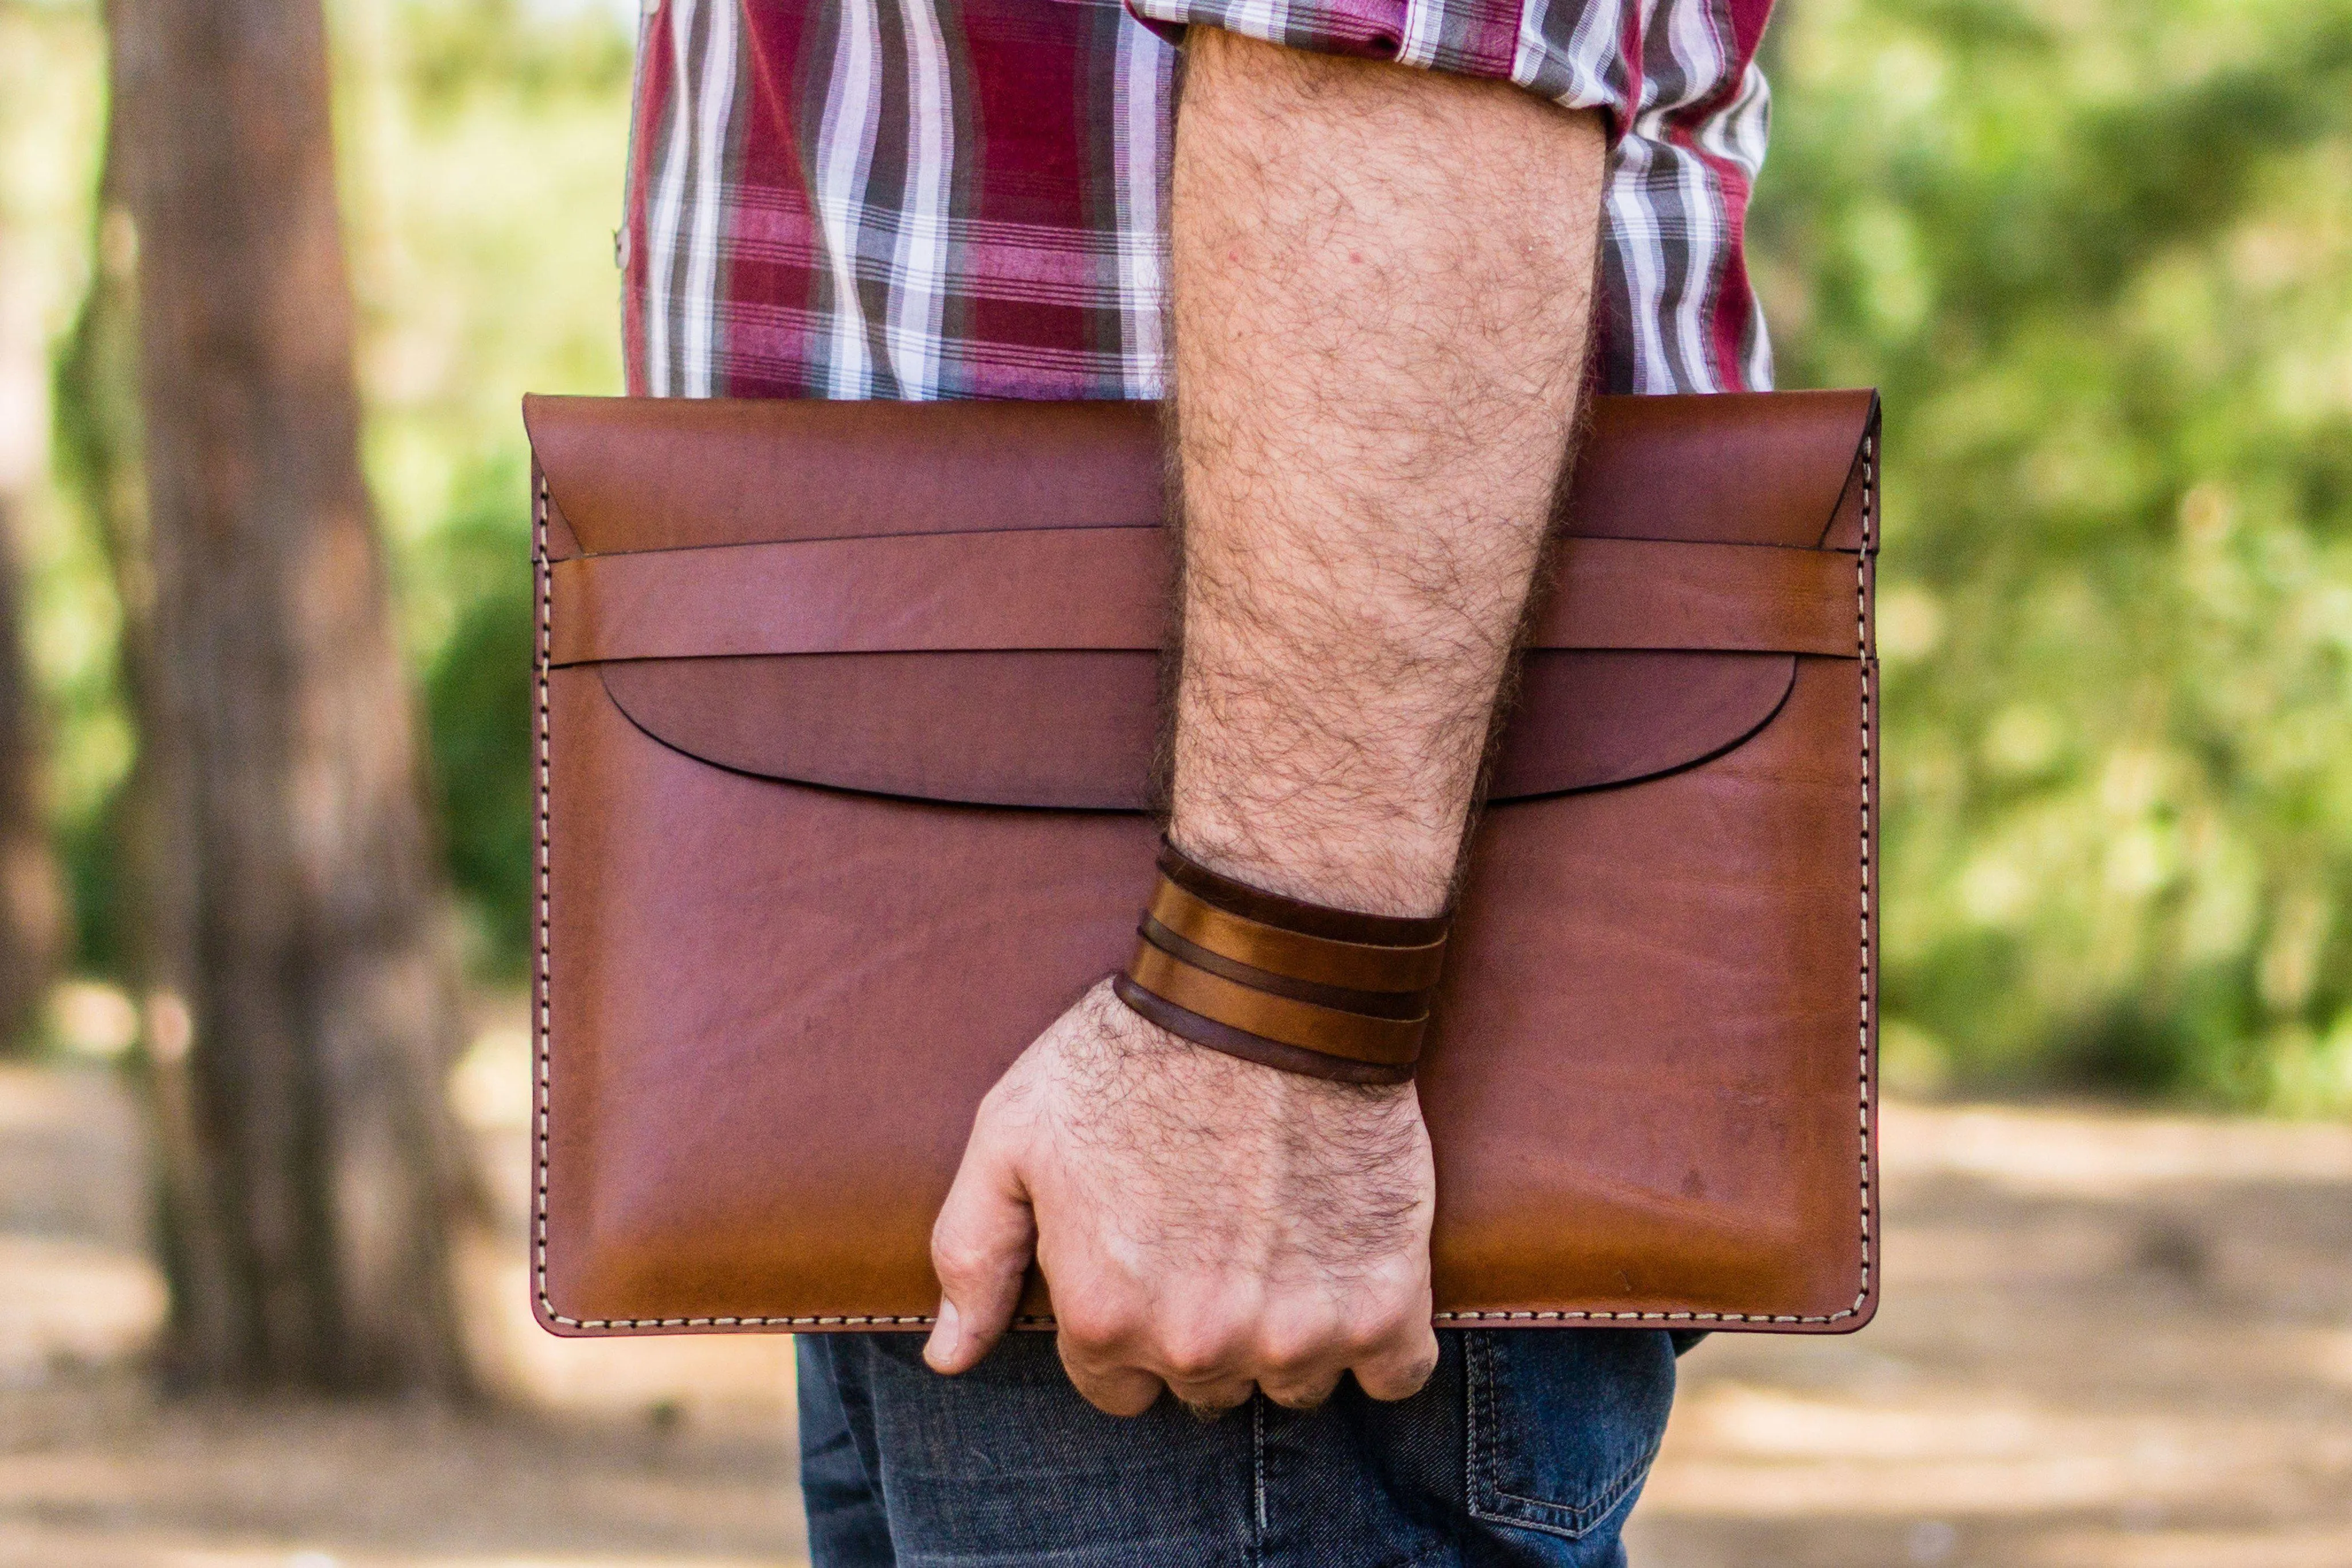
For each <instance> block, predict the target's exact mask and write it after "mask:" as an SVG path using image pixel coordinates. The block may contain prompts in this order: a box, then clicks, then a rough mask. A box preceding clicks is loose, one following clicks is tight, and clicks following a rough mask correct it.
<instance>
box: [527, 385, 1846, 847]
mask: <svg viewBox="0 0 2352 1568" xmlns="http://www.w3.org/2000/svg"><path fill="white" fill-rule="evenodd" d="M1876 408H1877V404H1876V399H1875V397H1874V394H1872V393H1869V392H1823V393H1808V394H1787V393H1784V394H1777V395H1771V396H1748V395H1728V396H1720V397H1707V398H1697V397H1672V398H1601V399H1598V400H1596V401H1595V402H1594V404H1593V407H1592V413H1591V419H1590V425H1589V428H1588V430H1587V432H1586V434H1585V436H1584V439H1583V442H1582V444H1581V445H1580V456H1579V462H1578V467H1577V473H1576V477H1575V481H1574V484H1573V486H1572V487H1571V490H1570V497H1571V499H1570V504H1569V506H1568V507H1567V508H1566V510H1565V512H1564V514H1563V517H1562V519H1561V528H1562V529H1563V531H1564V533H1565V534H1566V535H1567V537H1566V538H1564V539H1563V540H1562V541H1561V545H1560V548H1559V550H1558V551H1557V552H1556V555H1555V572H1554V576H1553V578H1552V580H1550V582H1549V584H1548V585H1547V587H1546V589H1545V591H1544V592H1543V594H1542V597H1541V598H1540V600H1539V601H1538V609H1537V614H1536V616H1535V617H1534V622H1533V626H1532V628H1531V631H1532V635H1531V637H1530V639H1529V643H1530V647H1531V650H1532V651H1531V653H1530V654H1529V656H1528V662H1527V666H1526V670H1525V676H1524V679H1523V682H1522V685H1521V692H1520V698H1519V702H1518V706H1517V710H1516V712H1515V714H1514V716H1513V717H1512V719H1511V721H1510V723H1509V724H1508V726H1507V728H1506V730H1505V732H1504V737H1503V744H1502V747H1501V750H1500V752H1499V754H1498V758H1497V764H1496V772H1495V775H1494V779H1493V798H1494V799H1496V800H1521V799H1529V798H1534V797H1538V796H1544V795H1555V794H1560V793H1564V792H1570V791H1575V790H1580V789H1594V788H1600V787H1604V786H1609V785H1616V784H1622V783H1627V782H1631V781H1633V780H1636V779H1645V778H1652V777H1655V776H1657V775H1660V774H1663V773H1666V772H1671V771H1674V770H1675V769H1677V768H1684V767H1687V766H1689V765H1691V764H1693V763H1696V762H1698V761H1702V760H1704V759H1706V758H1709V757H1712V756H1715V755H1717V754H1718V753H1720V752H1722V751H1723V750H1725V749H1727V747H1732V746H1736V745H1738V743H1739V742H1740V741H1741V740H1742V739H1744V738H1746V737H1748V736H1749V735H1752V734H1753V733H1754V732H1755V731H1756V730H1757V729H1758V728H1759V727H1761V726H1762V725H1763V724H1765V723H1766V722H1768V721H1769V718H1770V717H1771V716H1772V714H1773V713H1774V712H1776V711H1777V710H1778V708H1779V706H1780V703H1781V701H1782V700H1783V698H1784V697H1785V696H1786V695H1787V693H1788V691H1789V690H1790V684H1791V682H1792V681H1793V680H1794V678H1795V666H1796V656H1798V655H1811V656H1816V657H1832V658H1853V657H1855V656H1856V653H1857V652H1858V647H1857V642H1856V628H1857V624H1858V617H1857V601H1858V595H1859V592H1860V591H1861V584H1860V583H1859V582H1858V581H1857V575H1856V567H1855V561H1854V557H1853V554H1851V553H1848V552H1849V551H1850V550H1851V549H1854V548H1858V547H1860V546H1862V545H1863V544H1864V543H1866V542H1869V541H1868V530H1867V529H1866V528H1861V527H1859V526H1858V522H1859V521H1866V519H1862V518H1860V516H1859V513H1858V512H1857V506H1858V498H1859V497H1862V496H1864V494H1866V488H1865V487H1864V486H1861V485H1859V484H1858V483H1857V482H1856V480H1855V476H1856V475H1857V473H1858V472H1859V468H1858V465H1860V464H1861V462H1862V459H1863V454H1864V444H1865V443H1866V442H1868V441H1869V440H1871V439H1872V438H1873V437H1874V428H1875V420H1876ZM525 414H526V417H527V419H528V420H529V421H530V430H531V436H532V441H533V449H534V454H535V455H536V457H537V459H538V461H539V464H540V465H541V470H542V473H543V475H544V477H545V482H546V486H547V492H546V495H547V499H548V501H549V502H550V504H551V527H550V528H549V529H548V530H547V534H548V538H549V539H550V541H551V543H550V545H549V548H548V554H549V556H550V557H551V566H550V578H549V590H550V601H551V613H550V616H549V622H550V627H549V631H550V646H549V663H550V664H551V665H554V666H559V667H560V666H564V665H570V664H598V665H599V666H600V667H601V672H602V675H603V683H604V687H605V689H606V691H607V692H608V693H609V694H610V695H611V696H612V698H613V700H614V703H615V704H617V705H618V706H619V707H620V708H621V709H622V711H623V712H625V714H626V715H627V716H629V718H630V719H631V720H632V721H633V722H634V723H635V725H636V726H637V727H639V728H640V729H642V730H644V731H645V732H646V733H647V734H649V735H651V736H653V737H656V738H657V739H659V740H661V741H663V742H664V743H665V744H667V745H668V746H670V747H674V748H676V749H677V750H679V751H682V752H685V753H687V754H688V755H690V756H693V757H696V758H701V759H702V760H704V761H707V762H710V763H714V764H717V765H719V766H721V767H725V768H731V769H734V770H737V771H740V772H744V773H750V774H754V775H759V776H761V777H767V778H773V779H790V780H793V781H797V782H801V783H807V784H815V785H822V786H826V787H830V788H835V789H852V790H858V791H864V792H870V793H877V794H886V795H893V796H901V797H908V798H913V799H919V800H939V801H954V802H966V803H974V804H990V805H1004V806H1028V807H1057V808H1063V809H1082V810H1122V811H1132V810H1146V809H1148V807H1149V805H1150V788H1151V758H1152V752H1153V746H1154V743H1155V727H1156V705H1157V696H1158V678H1157V670H1156V665H1157V658H1156V652H1157V650H1158V649H1159V648H1160V645H1161V644H1162V643H1163V641H1164V639H1165V633H1166V630H1167V627H1166V605H1167V600H1168V592H1167V590H1168V583H1169V580H1170V564H1171V563H1170V560H1169V551H1168V539H1167V536H1166V533H1165V530H1163V529H1162V528H1160V526H1159V513H1160V443H1159V437H1158V433H1157V428H1156V419H1155V413H1154V410H1153V409H1152V408H1151V407H1150V405H1144V404H1135V403H1110V402H1096V403H1018V402H994V403H947V404H920V405H917V404H893V403H872V402H864V403H828V402H690V401H686V400H667V399H604V398H539V397H534V398H530V399H528V400H526V403H525ZM559 517H560V519H561V521H562V523H563V524H564V525H565V527H563V528H556V527H554V526H552V524H553V522H554V521H555V520H556V519H557V518H559ZM1847 535H1852V536H1853V538H1852V540H1851V542H1850V543H1849V542H1848V541H1847V539H1846V538H1845V536H1847ZM1842 545H1843V546H1844V547H1845V548H1843V549H1842V548H1840V547H1841V546H1842Z"/></svg>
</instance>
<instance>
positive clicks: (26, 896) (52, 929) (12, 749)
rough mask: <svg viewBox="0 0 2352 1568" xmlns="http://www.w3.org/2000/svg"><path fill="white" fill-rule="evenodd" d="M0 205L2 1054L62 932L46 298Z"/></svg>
mask: <svg viewBox="0 0 2352 1568" xmlns="http://www.w3.org/2000/svg"><path fill="white" fill-rule="evenodd" d="M7 216H8V214H7V212H6V209H5V205H0V1051H6V1050H7V1049H9V1048H10V1047H12V1046H14V1045H15V1044H16V1043H17V1042H18V1041H19V1040H23V1039H24V1038H25V1037H26V1035H27V1034H28V1033H29V1032H30V1030H32V1027H33V1024H34V1020H35V1018H36V1015H37V1011H38V1009H39V1008H40V1004H41V1000H42V998H44V997H45V996H46V995H47V992H48V988H49V981H50V979H51V978H52V977H53V976H54V974H55V971H56V968H57V963H58V954H59V949H60V948H61V947H62V946H63V939H64V935H65V897H64V889H63V885H62V883H60V881H59V878H58V863H57V857H56V855H55V854H54V853H53V852H52V851H51V849H50V846H49V832H48V823H47V820H46V817H45V813H44V811H43V800H44V791H43V789H42V778H41V763H42V757H43V752H44V749H45V748H44V747H43V746H42V736H41V724H40V707H39V704H38V702H37V699H36V696H35V694H34V691H33V679H32V671H31V668H30V666H29V664H27V662H26V650H25V613H24V612H25V578H24V547H23V535H22V532H21V530H22V528H24V523H25V502H26V497H28V496H29V495H30V494H31V491H32V486H33V483H34V481H35V480H36V478H37V477H38V476H39V474H40V471H41V469H42V467H43V465H44V458H45V454H46V443H45V442H44V441H43V440H42V435H43V430H42V423H43V422H42V417H41V411H42V408H43V406H44V404H45V402H46V400H45V399H44V398H43V396H42V395H41V387H42V383H43V382H44V381H45V380H46V379H47V376H46V360H47V345H46V344H45V343H44V342H43V340H42V332H41V322H40V319H39V316H38V308H39V304H40V301H39V299H38V298H37V296H36V295H34V293H33V292H32V291H31V290H29V289H24V288H12V287H9V275H10V273H11V272H12V271H13V270H14V268H15V266H16V262H17V260H18V256H17V255H16V250H15V248H14V246H12V244H11V241H12V239H13V237H14V236H12V235H10V233H9V232H8V227H7Z"/></svg>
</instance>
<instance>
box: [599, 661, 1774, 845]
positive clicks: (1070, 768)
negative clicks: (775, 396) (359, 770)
mask: <svg viewBox="0 0 2352 1568" xmlns="http://www.w3.org/2000/svg"><path fill="white" fill-rule="evenodd" d="M601 668H602V673H603V675H604V689H605V691H606V692H607V693H609V694H610V695H611V696H612V698H613V701H614V703H615V704H616V705H617V706H619V707H620V709H621V711H622V712H623V713H625V714H626V715H627V716H629V718H630V720H631V722H633V723H635V725H636V726H637V727H638V728H640V729H642V730H644V731H645V732H646V734H648V735H650V736H652V737H654V738H655V739H656V740H659V741H661V742H663V743H664V744H665V745H667V746H669V747H673V748H675V749H677V750H678V751H682V752H685V753H686V754H687V755H688V756H690V757H696V758H700V759H702V760H703V761H705V762H711V763H716V764H718V765H719V766H720V767H722V768H732V769H733V770H735V771H737V772H739V773H751V774H756V775H758V776H760V777H761V778H767V779H790V780H793V781H794V782H797V783H803V784H818V785H824V786H826V787H828V788H831V789H855V790H859V791H862V792H866V793H869V794H877V795H896V796H901V797H905V798H908V799H912V800H940V801H952V802H957V803H961V804H965V805H980V806H1032V807H1059V808H1062V809H1065V810H1106V811H1141V810H1149V809H1150V805H1151V799H1152V759H1153V753H1154V749H1155V747H1156V745H1157V742H1158V739H1159V718H1158V702H1159V684H1160V683H1159V659H1158V657H1157V655H1155V654H1152V653H1143V652H1109V653H1101V652H1016V651H997V652H989V653H952V654H938V653H834V654H801V655H785V656H754V657H748V658H716V659H643V660H634V661H627V662H624V663H618V664H605V665H603V666H601ZM1796 668H1797V661H1796V659H1795V658H1794V657H1793V656H1791V655H1789V654H1776V653H1602V652H1571V651H1559V652H1537V653H1532V654H1530V655H1529V656H1528V660H1527V663H1526V665H1525V667H1524V669H1523V671H1522V673H1521V677H1520V683H1519V702H1518V705H1517V709H1516V711H1515V712H1514V714H1513V716H1512V719H1511V722H1510V724H1509V725H1508V727H1507V728H1506V729H1505V731H1504V737H1503V745H1502V749H1501V751H1500V753H1499V755H1498V757H1497V758H1496V768H1495V774H1494V779H1493V786H1492V789H1491V791H1490V798H1491V799H1493V800H1497V801H1503V800H1528V799H1533V798H1535V797H1538V796H1544V795H1559V794H1566V793H1569V792H1571V791H1574V790H1578V789H1597V788H1601V787H1602V786H1606V785H1612V784H1625V783H1631V782H1633V781H1634V780H1636V779H1649V778H1654V777H1656V776H1658V775H1659V774H1662V773H1669V772H1673V771H1675V769H1677V768H1685V767H1688V766H1690V765H1691V764H1693V763H1695V762H1701V761H1704V760H1706V758H1710V757H1713V756H1716V755H1717V754H1718V753H1721V752H1723V751H1725V750H1727V749H1729V748H1730V747H1734V746H1737V745H1738V743H1739V742H1740V741H1742V740H1745V739H1746V738H1747V737H1748V736H1750V735H1752V734H1754V733H1755V732H1756V731H1757V730H1758V729H1759V728H1760V727H1762V726H1763V725H1764V724H1765V723H1766V722H1767V721H1768V720H1769V719H1770V718H1771V716H1773V714H1774V713H1776V712H1778V711H1779V709H1780V704H1781V702H1782V700H1783V699H1785V698H1786V697H1787V695H1788V693H1789V688H1790V684H1791V683H1792V682H1793V681H1794V680H1795V679H1796Z"/></svg>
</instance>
